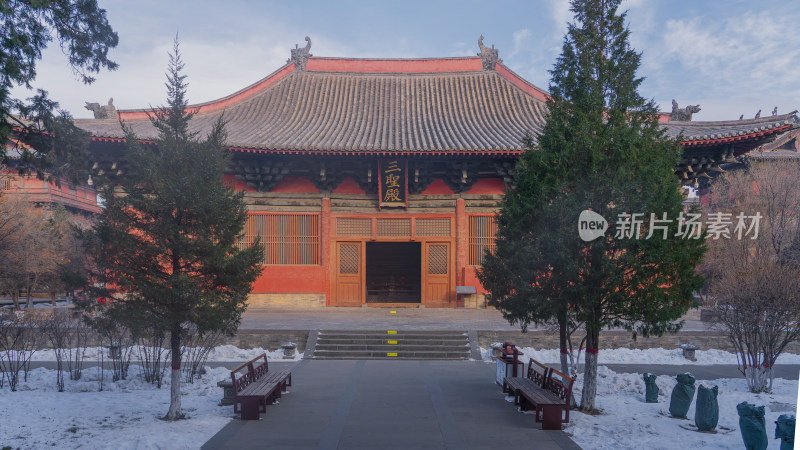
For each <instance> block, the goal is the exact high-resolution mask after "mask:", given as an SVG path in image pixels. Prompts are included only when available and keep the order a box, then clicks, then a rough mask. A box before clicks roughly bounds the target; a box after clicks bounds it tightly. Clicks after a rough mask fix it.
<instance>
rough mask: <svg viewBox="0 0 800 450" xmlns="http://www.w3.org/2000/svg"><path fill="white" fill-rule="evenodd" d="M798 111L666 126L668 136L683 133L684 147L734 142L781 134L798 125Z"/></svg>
mask: <svg viewBox="0 0 800 450" xmlns="http://www.w3.org/2000/svg"><path fill="white" fill-rule="evenodd" d="M796 112H797V111H793V112H791V113H789V114H782V115H779V116H767V117H761V118H758V119H743V120H727V121H720V122H694V121H692V122H668V123H665V124H664V127H665V128H666V130H667V136H669V137H671V138H677V137H678V136H679V135H680V134H681V133H683V139H682V142H683V143H684V146H692V145H708V144H715V143H724V142H723V141H731V142H734V141H736V140H737V139H744V138H748V137H751V136H752V135H762V136H763V135H767V134H773V133H779V132H783V131H786V130H788V129H791V128H794V127H796V126H797V124H798V118H797V116H796V114H795V113H796Z"/></svg>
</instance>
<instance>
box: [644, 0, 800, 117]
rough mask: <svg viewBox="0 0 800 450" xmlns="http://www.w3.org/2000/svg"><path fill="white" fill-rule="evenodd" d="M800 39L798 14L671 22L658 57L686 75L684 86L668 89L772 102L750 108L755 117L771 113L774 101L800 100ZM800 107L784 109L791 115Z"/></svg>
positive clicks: (664, 64) (663, 64) (668, 67)
mask: <svg viewBox="0 0 800 450" xmlns="http://www.w3.org/2000/svg"><path fill="white" fill-rule="evenodd" d="M798 38H800V31H798V28H797V26H796V15H789V14H776V13H775V11H761V12H752V11H751V12H749V13H748V14H744V15H737V16H735V17H727V18H724V19H722V20H719V21H701V20H700V19H697V18H695V19H681V20H669V21H667V22H666V24H665V27H664V32H663V34H662V36H661V39H662V41H661V43H660V44H659V51H658V55H659V59H660V60H661V68H662V69H663V70H672V71H677V70H680V71H682V72H683V73H684V76H683V77H682V78H683V80H682V81H681V82H680V83H675V82H673V83H669V84H668V86H669V85H671V86H672V87H675V88H677V87H678V85H679V84H680V87H681V88H682V90H683V91H684V92H687V93H690V94H693V95H697V94H702V95H703V96H704V97H706V98H720V99H724V98H726V97H737V98H740V99H748V100H752V101H755V100H758V99H759V98H761V100H760V101H761V102H766V103H761V104H760V105H761V106H758V107H756V105H755V104H753V105H752V106H748V108H749V109H753V113H755V110H756V109H759V108H763V109H764V110H765V111H766V110H767V108H769V111H771V110H772V106H774V105H772V104H771V103H775V102H777V101H778V100H779V99H780V100H784V101H786V100H787V97H789V98H792V99H793V100H794V101H797V98H798V94H800V89H798V84H797V82H796V79H797V75H796V70H797V62H798V61H800V47H798V46H797V45H796V44H794V43H795V42H797V41H798ZM673 73H674V72H673ZM676 90H677V89H676ZM675 95H677V94H675ZM685 101H687V102H688V101H692V100H691V99H686V100H685ZM767 103H769V104H767ZM796 106H797V105H794V106H791V105H786V106H785V107H783V108H781V109H782V110H783V111H784V112H788V110H789V108H794V107H796ZM742 107H744V106H742ZM743 112H744V111H743ZM729 114H730V113H729ZM735 115H736V116H737V117H738V114H735ZM745 115H747V116H749V115H750V114H749V111H748V114H745Z"/></svg>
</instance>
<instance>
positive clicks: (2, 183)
mask: <svg viewBox="0 0 800 450" xmlns="http://www.w3.org/2000/svg"><path fill="white" fill-rule="evenodd" d="M9 189H11V180H9V179H8V178H2V177H0V191H7V190H9Z"/></svg>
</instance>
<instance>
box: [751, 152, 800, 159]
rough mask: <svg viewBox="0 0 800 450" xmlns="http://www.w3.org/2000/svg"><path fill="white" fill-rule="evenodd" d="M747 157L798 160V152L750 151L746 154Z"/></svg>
mask: <svg viewBox="0 0 800 450" xmlns="http://www.w3.org/2000/svg"><path fill="white" fill-rule="evenodd" d="M747 157H748V158H752V159H755V160H784V159H793V160H800V153H797V152H793V151H791V150H775V151H772V152H757V151H752V152H750V153H748V154H747Z"/></svg>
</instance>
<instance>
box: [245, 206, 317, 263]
mask: <svg viewBox="0 0 800 450" xmlns="http://www.w3.org/2000/svg"><path fill="white" fill-rule="evenodd" d="M256 236H258V237H260V238H261V245H262V246H263V247H264V261H263V264H270V265H315V264H319V216H318V215H312V214H264V215H262V214H254V215H250V216H248V218H247V224H246V225H245V234H244V236H243V237H242V239H241V240H240V242H239V245H240V248H243V247H245V246H248V245H250V244H252V243H253V242H254V241H255V239H256Z"/></svg>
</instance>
